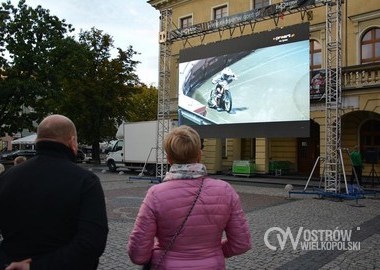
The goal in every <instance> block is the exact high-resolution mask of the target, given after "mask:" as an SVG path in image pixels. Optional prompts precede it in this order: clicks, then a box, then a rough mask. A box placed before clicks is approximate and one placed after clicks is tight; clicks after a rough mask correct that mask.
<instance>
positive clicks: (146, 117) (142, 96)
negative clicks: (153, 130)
mask: <svg viewBox="0 0 380 270" xmlns="http://www.w3.org/2000/svg"><path fill="white" fill-rule="evenodd" d="M128 103H129V106H128V107H129V108H131V109H129V110H128V112H127V120H128V121H129V122H138V121H151V120H156V119H157V89H156V88H155V87H153V86H150V87H147V86H146V85H143V86H141V87H139V88H138V90H137V93H135V94H133V95H131V97H130V98H129V100H128ZM132 108H133V109H132Z"/></svg>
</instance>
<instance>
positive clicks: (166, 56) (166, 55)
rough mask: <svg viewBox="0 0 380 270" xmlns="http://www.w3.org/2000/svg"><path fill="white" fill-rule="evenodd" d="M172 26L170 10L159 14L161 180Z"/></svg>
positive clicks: (158, 154)
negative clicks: (169, 37)
mask: <svg viewBox="0 0 380 270" xmlns="http://www.w3.org/2000/svg"><path fill="white" fill-rule="evenodd" d="M171 25H172V12H171V10H163V11H162V12H161V25H160V29H161V32H160V63H159V90H158V100H157V105H158V106H157V107H158V108H157V140H156V149H157V151H156V177H157V178H158V179H161V180H162V179H163V177H164V176H165V173H166V172H167V170H168V164H167V160H166V154H165V149H164V148H163V141H164V136H165V134H167V133H168V132H169V127H170V118H169V117H170V95H169V91H170V59H171V43H170V41H169V40H168V39H167V36H166V35H167V33H170V31H171Z"/></svg>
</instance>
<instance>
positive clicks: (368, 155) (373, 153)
mask: <svg viewBox="0 0 380 270" xmlns="http://www.w3.org/2000/svg"><path fill="white" fill-rule="evenodd" d="M364 160H365V162H366V163H370V164H376V163H377V162H378V161H379V154H378V151H377V149H367V150H365V152H364Z"/></svg>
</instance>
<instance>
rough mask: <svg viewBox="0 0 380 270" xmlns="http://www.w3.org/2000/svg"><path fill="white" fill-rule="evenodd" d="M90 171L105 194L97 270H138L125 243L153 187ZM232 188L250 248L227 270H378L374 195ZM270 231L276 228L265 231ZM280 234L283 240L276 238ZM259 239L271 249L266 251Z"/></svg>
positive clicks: (379, 202) (378, 204)
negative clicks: (104, 236)
mask: <svg viewBox="0 0 380 270" xmlns="http://www.w3.org/2000/svg"><path fill="white" fill-rule="evenodd" d="M94 172H95V173H96V174H97V175H98V176H99V177H100V179H101V182H102V185H103V188H104V191H105V196H106V203H107V211H108V218H109V228H110V232H109V236H108V243H107V247H106V250H105V252H104V254H103V256H102V257H101V259H100V265H99V268H98V269H99V270H109V269H118V270H124V269H141V266H136V265H134V264H132V263H131V261H130V260H129V258H128V255H127V252H126V245H127V241H128V236H129V233H130V231H131V229H132V227H133V223H134V220H135V217H136V214H137V212H138V208H139V206H140V204H141V202H142V200H143V198H144V195H145V193H146V191H147V189H148V188H149V187H150V186H152V185H154V183H151V182H150V181H148V180H129V178H128V177H127V175H120V174H115V173H113V174H112V173H109V172H103V173H102V172H100V171H95V170H94ZM232 184H233V183H232ZM233 186H234V187H235V189H236V190H237V192H238V193H239V195H240V197H241V200H242V205H243V208H244V210H245V212H246V214H247V217H248V220H249V223H250V226H251V235H252V242H253V248H252V249H251V250H250V251H249V252H247V253H245V254H243V255H241V256H237V257H233V258H229V259H227V269H308V270H312V269H324V270H327V269H355V270H356V269H380V229H379V228H380V199H379V196H377V197H375V196H373V197H369V198H366V199H362V200H359V201H358V202H355V201H347V200H346V201H338V200H334V199H318V198H316V197H313V196H310V195H307V196H305V195H303V196H301V195H300V196H296V195H294V196H292V198H289V197H288V195H287V193H286V191H285V190H284V188H283V187H272V186H271V187H265V186H253V185H247V184H246V185H242V184H233ZM272 227H277V229H276V230H275V229H272V231H270V230H269V229H271V228H272ZM268 230H269V231H268ZM281 230H282V232H283V233H284V234H286V233H287V234H288V236H287V239H285V240H284V237H283V236H281V234H278V232H279V231H281ZM347 235H348V236H347ZM265 236H268V237H267V242H268V244H269V245H272V247H273V248H277V250H271V249H269V247H268V245H267V244H266V243H265ZM280 236H281V237H280ZM345 236H347V237H348V238H344V237H345ZM285 238H286V237H285ZM297 239H298V240H299V241H298V242H297ZM307 241H309V242H307ZM302 244H309V245H308V246H305V245H303V246H302ZM281 245H282V246H281ZM342 249H351V250H342Z"/></svg>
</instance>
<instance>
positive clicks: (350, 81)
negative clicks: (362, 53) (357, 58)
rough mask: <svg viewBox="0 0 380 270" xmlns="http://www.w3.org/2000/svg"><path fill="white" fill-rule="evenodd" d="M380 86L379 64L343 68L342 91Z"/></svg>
mask: <svg viewBox="0 0 380 270" xmlns="http://www.w3.org/2000/svg"><path fill="white" fill-rule="evenodd" d="M379 86H380V63H372V64H366V65H357V66H349V67H344V68H343V69H342V90H352V89H358V88H372V87H379Z"/></svg>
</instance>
